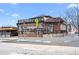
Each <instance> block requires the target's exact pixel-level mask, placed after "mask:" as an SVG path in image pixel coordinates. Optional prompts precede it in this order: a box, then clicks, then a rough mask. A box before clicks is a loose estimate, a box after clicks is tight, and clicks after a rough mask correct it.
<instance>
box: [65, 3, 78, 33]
mask: <svg viewBox="0 0 79 59" xmlns="http://www.w3.org/2000/svg"><path fill="white" fill-rule="evenodd" d="M78 7H79V6H78V4H76V6H73V7H71V8H68V9H67V10H66V12H65V17H66V19H67V20H66V21H67V23H68V24H73V25H75V26H76V27H77V28H78V33H79V9H78Z"/></svg>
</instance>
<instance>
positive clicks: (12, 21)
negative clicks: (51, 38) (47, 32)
mask: <svg viewBox="0 0 79 59" xmlns="http://www.w3.org/2000/svg"><path fill="white" fill-rule="evenodd" d="M72 6H76V4H68V3H65V4H64V3H57V4H56V3H0V26H16V23H17V21H18V20H20V19H28V18H31V17H33V16H39V15H50V16H52V17H63V16H64V14H65V11H66V10H67V9H68V8H70V7H72Z"/></svg>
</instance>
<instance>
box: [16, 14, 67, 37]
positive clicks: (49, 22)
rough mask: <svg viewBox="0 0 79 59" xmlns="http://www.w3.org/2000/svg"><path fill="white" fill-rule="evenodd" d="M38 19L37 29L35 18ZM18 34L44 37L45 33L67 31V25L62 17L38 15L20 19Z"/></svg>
mask: <svg viewBox="0 0 79 59" xmlns="http://www.w3.org/2000/svg"><path fill="white" fill-rule="evenodd" d="M36 18H37V19H38V21H39V22H38V28H37V29H36V24H35V19H36ZM17 26H18V35H19V36H25V37H36V36H39V37H42V36H43V34H53V33H66V32H67V26H66V23H65V22H64V20H63V19H62V18H60V17H51V16H47V15H42V16H37V17H33V18H29V19H22V20H18V23H17Z"/></svg>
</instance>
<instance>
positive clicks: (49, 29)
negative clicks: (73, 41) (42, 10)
mask: <svg viewBox="0 0 79 59" xmlns="http://www.w3.org/2000/svg"><path fill="white" fill-rule="evenodd" d="M52 32H53V24H52V23H51V24H48V33H52Z"/></svg>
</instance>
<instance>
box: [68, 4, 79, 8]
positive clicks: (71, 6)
mask: <svg viewBox="0 0 79 59" xmlns="http://www.w3.org/2000/svg"><path fill="white" fill-rule="evenodd" d="M77 6H79V4H70V5H68V6H67V8H73V7H77Z"/></svg>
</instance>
